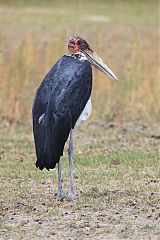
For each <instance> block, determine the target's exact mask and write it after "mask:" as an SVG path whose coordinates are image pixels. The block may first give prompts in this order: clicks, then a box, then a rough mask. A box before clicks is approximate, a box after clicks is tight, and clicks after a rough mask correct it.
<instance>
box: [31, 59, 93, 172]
mask: <svg viewBox="0 0 160 240" xmlns="http://www.w3.org/2000/svg"><path fill="white" fill-rule="evenodd" d="M91 90H92V69H91V65H90V63H89V62H88V61H79V60H77V59H74V58H72V57H69V56H63V57H62V58H61V59H60V60H59V61H58V62H57V63H56V64H55V65H54V66H53V67H52V69H51V70H50V71H49V72H48V74H47V75H46V77H45V78H44V80H43V81H42V83H41V85H40V87H39V88H38V90H37V92H36V96H35V99H34V103H33V110H32V114H33V132H34V140H35V148H36V155H37V162H36V166H37V167H39V168H40V169H41V170H42V169H43V168H46V169H52V168H54V167H55V165H56V163H58V161H59V159H60V156H62V155H63V149H64V145H65V142H66V141H67V139H68V136H69V133H70V130H71V129H73V128H74V126H75V124H76V122H77V120H78V118H79V116H80V114H81V113H82V111H83V109H84V107H85V105H86V103H87V101H88V99H89V97H90V95H91Z"/></svg>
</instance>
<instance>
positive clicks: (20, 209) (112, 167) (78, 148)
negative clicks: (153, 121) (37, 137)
mask: <svg viewBox="0 0 160 240" xmlns="http://www.w3.org/2000/svg"><path fill="white" fill-rule="evenodd" d="M102 126H104V125H102ZM102 126H99V127H98V126H96V127H95V124H94V123H93V124H92V123H89V125H83V127H82V129H83V130H84V131H81V129H80V130H77V131H76V139H75V140H76V144H75V160H74V178H75V191H76V193H78V194H79V196H80V197H79V198H78V199H77V200H73V201H67V200H64V201H63V202H61V201H58V200H57V197H56V193H57V169H55V170H54V171H53V172H48V171H45V170H44V171H39V170H38V169H36V167H35V152H34V146H33V139H32V135H31V132H30V131H31V129H30V128H26V127H19V128H17V129H8V130H7V129H1V142H0V146H1V149H0V151H1V160H0V169H1V173H0V174H1V206H2V216H3V217H2V224H1V229H2V236H3V239H8V238H9V237H10V236H11V235H12V234H15V239H19V238H20V236H22V233H23V232H25V233H26V234H27V235H26V239H29V238H30V237H31V236H32V237H37V236H38V237H39V238H40V239H41V238H42V237H43V234H44V231H46V229H47V231H49V235H50V232H52V231H53V232H54V234H55V235H54V236H55V237H56V239H61V237H62V235H61V234H64V236H66V238H67V236H69V235H70V234H71V232H74V233H75V237H76V239H78V238H81V237H84V239H87V236H90V237H92V238H93V239H97V238H96V236H97V234H98V235H99V236H101V237H102V236H103V237H104V236H106V237H107V236H110V237H117V238H118V239H119V238H120V237H122V238H123V237H128V238H129V239H130V237H132V236H134V237H135V238H137V239H138V237H139V239H140V236H146V238H145V239H149V238H148V236H151V239H156V236H158V235H157V234H158V233H159V230H158V226H157V224H158V211H159V210H158V209H159V207H158V206H159V196H158V192H159V177H160V170H159V160H160V155H159V150H158V148H157V147H158V144H159V143H158V140H153V139H151V138H148V137H149V136H148V135H147V132H145V133H144V132H143V133H141V134H139V140H141V141H142V140H143V142H145V141H147V140H148V141H149V142H148V145H147V146H146V145H145V147H144V145H141V146H140V147H141V150H139V151H137V150H134V145H135V144H136V142H135V141H132V146H131V145H130V146H128V145H126V146H125V148H123V149H121V150H118V149H120V146H119V145H121V143H119V141H117V140H115V139H118V137H120V135H121V137H123V140H124V139H125V140H126V141H128V143H129V139H130V138H132V139H133V137H134V135H135V134H136V132H132V133H127V134H126V133H124V132H123V129H121V128H120V127H118V128H114V129H112V131H111V129H110V128H103V127H102ZM85 129H87V135H88V137H87V138H86V134H85ZM101 131H102V132H103V134H102V135H100V133H101ZM145 131H146V130H145ZM96 133H97V134H96ZM95 135H96V136H97V137H95ZM93 136H94V137H93ZM98 136H99V137H98ZM105 137H106V140H105V141H104V138H105ZM101 138H102V142H101V144H100V145H98V149H99V148H100V149H101V150H99V152H98V151H97V150H96V147H97V143H96V141H98V142H100V141H101ZM93 139H94V141H93ZM107 139H109V140H112V141H111V142H112V144H111V143H110V141H108V140H107ZM90 140H91V141H92V148H90V147H91V144H89V145H87V144H85V142H88V141H90ZM113 144H114V146H115V149H114V150H113V151H112V150H111V149H109V150H108V149H107V150H105V151H104V149H106V147H108V146H109V148H111V147H112V145H113ZM84 145H85V146H84ZM148 146H149V147H150V150H147V149H148ZM94 147H95V148H94ZM128 147H129V148H130V150H128ZM116 148H117V150H116ZM68 167H69V166H68V159H67V155H66V150H65V154H64V157H63V158H62V169H63V171H62V172H63V188H64V191H65V192H67V191H68V190H69V168H68ZM11 219H12V220H11ZM54 219H55V220H54ZM48 221H49V222H48ZM38 222H41V223H40V230H38V229H39V228H38V227H37V224H39V223H38ZM17 224H18V225H17ZM46 224H47V226H46ZM52 225H53V226H54V227H53V226H52ZM59 225H61V227H59V228H60V229H59V230H58V229H57V228H58V226H59ZM52 227H53V228H52ZM4 229H5V230H4ZM56 229H57V230H56ZM62 229H65V231H66V232H64V231H63V230H62ZM87 229H89V230H87ZM3 230H4V231H3ZM81 230H83V231H81ZM28 231H29V232H30V234H28V233H27V232H28ZM67 234H69V235H67ZM87 234H89V235H87ZM60 235H61V237H60ZM13 239H14V238H13Z"/></svg>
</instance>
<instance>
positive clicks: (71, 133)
mask: <svg viewBox="0 0 160 240" xmlns="http://www.w3.org/2000/svg"><path fill="white" fill-rule="evenodd" d="M68 156H69V169H70V170H69V173H70V192H69V194H68V196H67V198H71V199H73V198H76V197H77V195H75V193H74V187H73V182H74V181H73V129H71V132H70V139H69V149H68Z"/></svg>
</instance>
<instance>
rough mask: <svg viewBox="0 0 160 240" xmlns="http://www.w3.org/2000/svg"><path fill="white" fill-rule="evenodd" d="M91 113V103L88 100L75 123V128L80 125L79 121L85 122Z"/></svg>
mask: <svg viewBox="0 0 160 240" xmlns="http://www.w3.org/2000/svg"><path fill="white" fill-rule="evenodd" d="M91 113H92V103H91V99H89V100H88V102H87V103H86V106H85V108H84V109H83V112H82V113H81V115H80V117H79V118H78V120H77V122H76V126H78V125H79V124H80V123H81V121H86V120H87V119H88V118H89V117H90V115H91Z"/></svg>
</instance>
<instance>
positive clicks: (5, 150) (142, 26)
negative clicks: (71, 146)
mask: <svg viewBox="0 0 160 240" xmlns="http://www.w3.org/2000/svg"><path fill="white" fill-rule="evenodd" d="M26 2H27V3H26ZM66 2H67V3H66ZM0 32H1V33H0V112H1V116H0V176H1V182H0V196H1V197H0V203H1V204H0V216H1V218H0V220H1V221H0V239H2V240H8V239H13V240H19V239H26V240H28V239H36V240H38V239H55V240H58V239H60V240H61V239H68V240H69V239H78V240H83V239H84V240H85V239H95V240H101V239H105V240H106V239H109V240H110V239H111V240H112V239H135V240H141V239H144V240H150V239H157V240H158V239H159V236H160V235H159V234H160V228H159V226H160V215H159V209H160V205H159V203H160V198H159V177H160V170H159V160H160V154H159V153H160V144H159V141H160V140H159V139H160V128H159V121H160V104H159V102H160V81H159V79H160V78H159V77H160V73H159V72H158V67H159V52H158V49H159V46H158V44H159V35H158V34H159V32H158V1H157V0H155V1H144V0H141V1H138V0H134V1H129V0H126V1H124V0H119V1H116V0H113V1H111V0H109V1H96V0H95V1H90V0H88V1H83V0H79V1H73V0H71V1H63V0H61V1H60V2H59V1H50V0H46V1H38V0H28V1H21V0H16V1H13V2H12V1H9V0H5V1H3V0H0ZM71 34H79V35H82V36H83V37H84V38H85V39H87V41H88V42H89V43H90V45H91V47H92V48H93V49H94V50H95V51H97V52H98V53H99V55H100V56H102V57H103V59H104V60H105V62H106V63H107V64H108V65H109V66H110V67H111V69H112V70H113V72H115V74H116V75H117V76H118V77H119V82H118V83H115V82H113V81H111V80H110V79H106V78H105V77H104V76H103V75H102V74H101V73H99V72H97V71H94V89H93V96H92V101H93V105H94V109H93V114H92V119H91V120H90V121H89V122H87V123H85V124H83V126H81V127H80V129H78V130H77V131H76V137H75V140H76V146H75V165H74V178H75V186H76V192H77V193H78V194H79V195H80V198H78V199H76V200H74V201H67V200H64V201H63V202H61V201H59V200H58V199H57V196H56V193H57V177H56V170H55V171H53V172H48V171H42V172H41V171H39V170H37V169H36V168H35V164H34V163H35V151H34V146H33V136H32V131H31V120H30V119H31V106H32V100H33V95H34V93H35V89H36V88H37V86H38V84H39V83H40V82H41V80H42V78H43V76H44V74H45V73H46V72H47V71H48V69H49V68H50V67H51V66H52V64H54V63H55V61H56V60H57V59H58V58H59V57H60V56H61V55H63V54H67V49H66V45H65V43H66V39H67V36H69V35H71ZM100 118H101V120H100ZM13 123H14V124H13ZM66 153H67V151H66V150H65V154H64V157H63V184H64V189H65V191H67V190H68V187H69V183H68V177H69V176H68V174H69V173H68V160H67V154H66Z"/></svg>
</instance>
